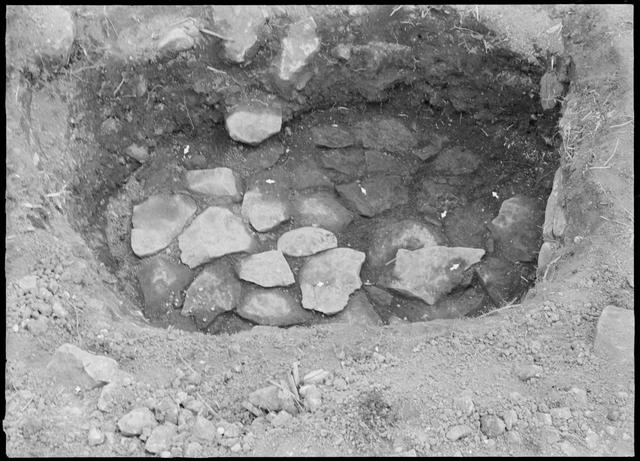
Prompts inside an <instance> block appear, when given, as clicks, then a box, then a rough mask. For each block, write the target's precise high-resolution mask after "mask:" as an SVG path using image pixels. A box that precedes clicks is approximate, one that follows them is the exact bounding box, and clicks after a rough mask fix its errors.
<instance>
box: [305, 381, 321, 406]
mask: <svg viewBox="0 0 640 461" xmlns="http://www.w3.org/2000/svg"><path fill="white" fill-rule="evenodd" d="M300 395H301V396H302V397H303V398H304V400H303V404H304V407H305V408H306V409H307V410H309V411H310V412H312V413H313V412H315V411H317V410H318V409H319V408H320V407H321V406H322V392H321V391H320V389H318V387H317V386H316V385H314V384H310V385H306V386H302V387H301V388H300Z"/></svg>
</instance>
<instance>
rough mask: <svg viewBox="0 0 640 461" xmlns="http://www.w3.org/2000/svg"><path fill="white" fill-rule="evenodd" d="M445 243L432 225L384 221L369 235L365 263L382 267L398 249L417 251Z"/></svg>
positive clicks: (412, 221)
mask: <svg viewBox="0 0 640 461" xmlns="http://www.w3.org/2000/svg"><path fill="white" fill-rule="evenodd" d="M445 242H446V239H445V238H444V236H443V235H442V232H440V231H439V230H438V229H436V228H435V227H434V226H433V225H429V224H425V223H422V222H420V221H417V220H414V219H403V220H400V221H396V220H385V221H383V222H382V223H380V224H379V225H377V226H376V227H375V228H374V230H373V232H372V233H371V237H370V239H369V251H368V253H367V262H368V263H369V264H371V265H372V266H382V265H384V264H386V263H387V262H389V261H390V260H392V259H393V258H395V256H396V252H397V251H398V250H399V249H400V248H404V249H406V250H418V249H420V248H423V247H425V246H436V245H443V244H444V243H445Z"/></svg>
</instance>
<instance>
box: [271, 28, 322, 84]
mask: <svg viewBox="0 0 640 461" xmlns="http://www.w3.org/2000/svg"><path fill="white" fill-rule="evenodd" d="M319 49H320V39H319V38H318V36H317V35H316V23H315V21H314V20H313V18H312V17H307V18H304V19H302V20H300V21H297V22H294V23H293V24H291V25H290V26H289V28H288V30H287V36H286V37H284V38H283V39H282V52H281V54H280V60H279V62H278V77H280V79H281V80H284V81H291V80H293V79H294V77H295V76H296V74H298V73H299V72H300V71H301V70H302V68H303V67H304V66H305V65H306V64H307V63H308V62H309V59H311V57H312V56H313V55H314V54H315V53H316V52H317V51H318V50H319ZM299 89H301V88H299Z"/></svg>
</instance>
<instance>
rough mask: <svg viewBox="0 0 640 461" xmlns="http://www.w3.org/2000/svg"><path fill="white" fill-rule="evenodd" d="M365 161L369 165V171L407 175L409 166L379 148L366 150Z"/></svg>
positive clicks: (370, 172) (369, 172)
mask: <svg viewBox="0 0 640 461" xmlns="http://www.w3.org/2000/svg"><path fill="white" fill-rule="evenodd" d="M364 162H365V164H366V166H367V173H368V174H373V173H386V174H397V175H406V174H407V173H408V172H409V167H408V166H407V165H405V164H404V163H402V162H401V161H400V160H398V159H397V158H396V157H394V156H392V155H390V154H387V153H385V152H380V151H377V150H367V151H365V152H364Z"/></svg>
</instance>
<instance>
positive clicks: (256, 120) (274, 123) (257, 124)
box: [225, 105, 282, 145]
mask: <svg viewBox="0 0 640 461" xmlns="http://www.w3.org/2000/svg"><path fill="white" fill-rule="evenodd" d="M225 122H226V127H227V131H228V132H229V136H230V137H231V139H233V140H234V141H239V142H243V143H245V144H252V145H255V144H260V143H261V142H262V141H264V140H265V139H267V138H268V137H270V136H273V135H274V134H276V133H279V132H280V128H281V127H282V111H281V110H280V109H279V108H276V107H265V106H262V105H241V106H239V107H237V108H235V109H234V110H233V111H232V112H231V113H230V114H229V115H228V116H227V118H226V121H225Z"/></svg>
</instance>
